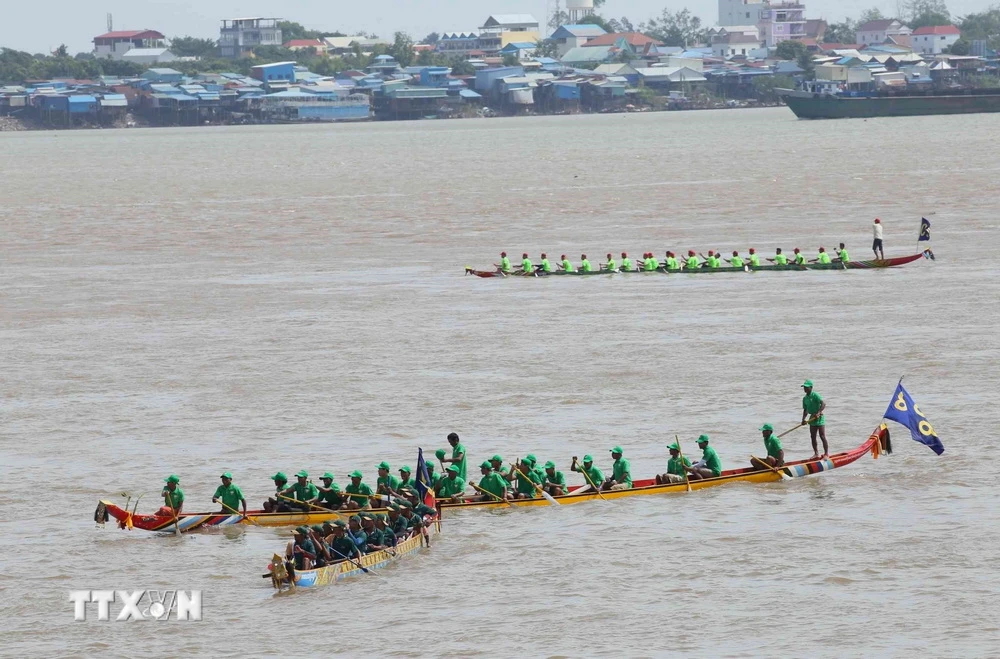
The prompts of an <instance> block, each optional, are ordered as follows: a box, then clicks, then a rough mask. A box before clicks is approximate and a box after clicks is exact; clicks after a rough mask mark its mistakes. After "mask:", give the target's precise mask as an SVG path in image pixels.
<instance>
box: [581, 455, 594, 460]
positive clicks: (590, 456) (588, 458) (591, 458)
mask: <svg viewBox="0 0 1000 659" xmlns="http://www.w3.org/2000/svg"><path fill="white" fill-rule="evenodd" d="M583 461H584V462H593V461H594V456H592V455H585V456H583Z"/></svg>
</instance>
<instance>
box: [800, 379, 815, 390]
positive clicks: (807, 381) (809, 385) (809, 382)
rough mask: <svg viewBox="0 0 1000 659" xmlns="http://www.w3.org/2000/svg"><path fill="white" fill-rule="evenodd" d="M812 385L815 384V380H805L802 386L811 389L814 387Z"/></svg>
mask: <svg viewBox="0 0 1000 659" xmlns="http://www.w3.org/2000/svg"><path fill="white" fill-rule="evenodd" d="M812 386H813V381H812V380H806V381H805V382H803V383H802V387H803V388H805V387H809V388H810V389H812Z"/></svg>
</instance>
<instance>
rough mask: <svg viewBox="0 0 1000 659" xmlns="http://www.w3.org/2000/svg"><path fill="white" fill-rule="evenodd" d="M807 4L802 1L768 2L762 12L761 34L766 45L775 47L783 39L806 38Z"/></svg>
mask: <svg viewBox="0 0 1000 659" xmlns="http://www.w3.org/2000/svg"><path fill="white" fill-rule="evenodd" d="M805 9H806V8H805V5H803V4H802V3H800V2H794V0H793V1H788V2H768V3H766V4H765V5H764V8H763V9H762V10H761V12H760V23H759V24H758V25H759V26H760V36H761V38H762V40H763V41H764V45H765V46H767V47H768V48H774V47H775V46H777V45H778V44H779V43H781V42H782V41H788V40H790V39H794V40H796V41H798V40H801V39H804V38H805V36H806V19H805V18H804V17H803V13H804V12H805Z"/></svg>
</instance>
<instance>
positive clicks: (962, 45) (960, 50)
mask: <svg viewBox="0 0 1000 659" xmlns="http://www.w3.org/2000/svg"><path fill="white" fill-rule="evenodd" d="M948 52H949V53H951V54H952V55H968V54H969V53H970V52H972V42H971V41H969V40H968V39H966V38H964V37H962V38H960V39H959V40H958V41H956V42H955V43H953V44H951V48H949V49H948Z"/></svg>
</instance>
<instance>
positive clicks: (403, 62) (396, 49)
mask: <svg viewBox="0 0 1000 659" xmlns="http://www.w3.org/2000/svg"><path fill="white" fill-rule="evenodd" d="M389 54H390V55H392V58H393V59H394V60H396V61H397V62H398V63H399V65H400V66H410V65H411V64H413V39H412V38H411V37H410V35H409V34H407V33H406V32H397V33H396V34H395V35H393V40H392V45H391V46H389Z"/></svg>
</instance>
